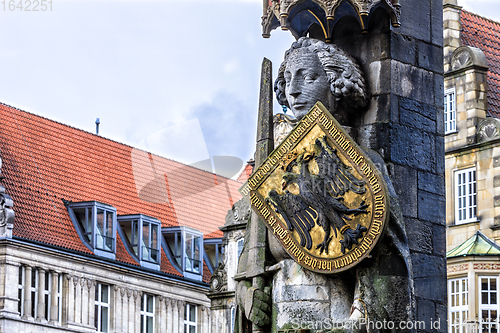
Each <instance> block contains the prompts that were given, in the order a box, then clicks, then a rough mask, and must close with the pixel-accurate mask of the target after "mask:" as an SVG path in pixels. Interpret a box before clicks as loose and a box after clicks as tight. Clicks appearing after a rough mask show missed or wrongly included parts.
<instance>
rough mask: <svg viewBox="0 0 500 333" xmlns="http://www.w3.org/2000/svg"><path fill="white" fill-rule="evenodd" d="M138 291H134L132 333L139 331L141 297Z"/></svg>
mask: <svg viewBox="0 0 500 333" xmlns="http://www.w3.org/2000/svg"><path fill="white" fill-rule="evenodd" d="M142 295H143V294H142V293H141V292H140V291H137V290H136V291H134V324H135V325H134V332H140V331H141V297H142Z"/></svg>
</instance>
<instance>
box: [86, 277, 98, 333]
mask: <svg viewBox="0 0 500 333" xmlns="http://www.w3.org/2000/svg"><path fill="white" fill-rule="evenodd" d="M96 284H97V283H96V281H95V280H87V286H88V288H89V304H88V313H89V315H88V316H89V321H88V324H89V325H90V326H94V321H95V286H96Z"/></svg>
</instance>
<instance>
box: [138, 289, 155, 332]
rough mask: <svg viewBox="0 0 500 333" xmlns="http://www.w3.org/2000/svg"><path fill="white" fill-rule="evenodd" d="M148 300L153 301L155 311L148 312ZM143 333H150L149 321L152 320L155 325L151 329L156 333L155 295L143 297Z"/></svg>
mask: <svg viewBox="0 0 500 333" xmlns="http://www.w3.org/2000/svg"><path fill="white" fill-rule="evenodd" d="M148 298H152V299H153V309H152V311H151V312H148V305H147V304H148ZM141 303H142V304H141V333H148V331H147V319H148V318H152V322H153V325H152V327H151V330H150V331H151V332H154V331H155V297H154V296H153V295H148V294H144V295H142V302H141Z"/></svg>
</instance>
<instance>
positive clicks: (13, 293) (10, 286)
mask: <svg viewBox="0 0 500 333" xmlns="http://www.w3.org/2000/svg"><path fill="white" fill-rule="evenodd" d="M0 267H1V268H2V276H1V279H0V280H1V283H2V284H3V286H4V288H5V289H3V288H2V289H3V290H2V293H3V294H2V295H1V296H0V302H2V303H3V308H2V309H1V310H0V315H1V316H2V317H10V318H19V316H20V313H19V311H18V302H21V300H20V299H19V298H18V296H19V295H18V290H19V289H18V284H19V267H20V264H19V263H17V262H10V261H4V262H3V263H2V265H1V266H0Z"/></svg>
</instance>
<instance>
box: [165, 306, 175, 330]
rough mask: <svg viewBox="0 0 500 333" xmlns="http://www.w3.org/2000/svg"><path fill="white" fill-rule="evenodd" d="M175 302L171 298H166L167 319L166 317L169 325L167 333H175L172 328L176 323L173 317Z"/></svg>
mask: <svg viewBox="0 0 500 333" xmlns="http://www.w3.org/2000/svg"><path fill="white" fill-rule="evenodd" d="M172 304H173V300H172V299H171V298H169V297H167V298H166V305H167V317H166V325H167V333H173V330H172V327H173V323H174V319H173V318H174V317H173V311H174V310H173V306H172Z"/></svg>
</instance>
